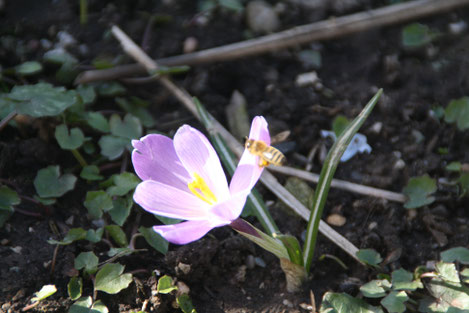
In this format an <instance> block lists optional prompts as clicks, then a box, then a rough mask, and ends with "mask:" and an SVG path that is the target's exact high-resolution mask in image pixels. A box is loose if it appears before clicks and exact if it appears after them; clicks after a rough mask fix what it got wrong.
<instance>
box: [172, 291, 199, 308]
mask: <svg viewBox="0 0 469 313" xmlns="http://www.w3.org/2000/svg"><path fill="white" fill-rule="evenodd" d="M176 302H177V304H178V305H179V308H180V309H181V311H182V312H184V313H197V311H196V310H195V308H194V305H193V304H192V301H191V298H190V297H189V295H188V294H186V293H183V294H182V295H180V296H179V297H177V298H176Z"/></svg>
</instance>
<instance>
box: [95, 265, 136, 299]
mask: <svg viewBox="0 0 469 313" xmlns="http://www.w3.org/2000/svg"><path fill="white" fill-rule="evenodd" d="M123 272H124V266H122V265H120V264H118V263H108V264H106V265H104V266H103V267H102V268H101V269H100V270H99V272H98V273H97V274H96V279H95V286H94V287H95V289H96V290H100V291H104V292H106V293H109V294H116V293H118V292H120V291H121V290H122V289H125V288H127V287H128V286H129V284H130V283H131V282H132V274H129V273H127V274H122V273H123Z"/></svg>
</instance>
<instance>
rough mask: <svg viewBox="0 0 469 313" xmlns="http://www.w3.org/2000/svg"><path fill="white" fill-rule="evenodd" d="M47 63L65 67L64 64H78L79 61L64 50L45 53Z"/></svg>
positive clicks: (59, 49)
mask: <svg viewBox="0 0 469 313" xmlns="http://www.w3.org/2000/svg"><path fill="white" fill-rule="evenodd" d="M43 59H44V61H45V62H48V63H53V64H58V65H63V64H67V63H68V64H77V63H78V60H77V58H75V57H74V56H73V55H71V54H70V53H68V52H67V51H65V50H64V49H62V48H58V49H54V50H49V51H47V52H46V53H44V57H43Z"/></svg>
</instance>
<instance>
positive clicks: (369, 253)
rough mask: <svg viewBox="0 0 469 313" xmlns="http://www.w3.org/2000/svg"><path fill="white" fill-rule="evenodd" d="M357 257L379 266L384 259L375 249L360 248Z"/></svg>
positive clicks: (366, 262) (364, 261)
mask: <svg viewBox="0 0 469 313" xmlns="http://www.w3.org/2000/svg"><path fill="white" fill-rule="evenodd" d="M357 258H358V259H359V260H360V261H362V262H363V263H365V264H368V265H371V266H373V267H378V266H379V263H381V261H383V258H382V257H381V255H379V253H378V252H376V251H375V250H373V249H360V250H358V252H357Z"/></svg>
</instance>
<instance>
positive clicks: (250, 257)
mask: <svg viewBox="0 0 469 313" xmlns="http://www.w3.org/2000/svg"><path fill="white" fill-rule="evenodd" d="M246 266H247V267H248V269H250V270H252V269H253V268H254V267H255V266H256V260H255V258H254V256H253V255H252V254H250V255H248V256H247V257H246Z"/></svg>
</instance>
